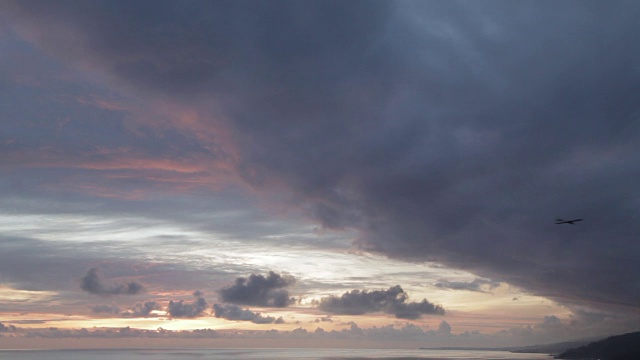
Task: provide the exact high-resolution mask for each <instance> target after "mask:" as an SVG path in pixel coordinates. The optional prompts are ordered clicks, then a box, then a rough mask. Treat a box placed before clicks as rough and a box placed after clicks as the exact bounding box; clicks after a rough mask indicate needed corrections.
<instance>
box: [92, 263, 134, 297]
mask: <svg viewBox="0 0 640 360" xmlns="http://www.w3.org/2000/svg"><path fill="white" fill-rule="evenodd" d="M80 288H81V289H82V290H84V291H86V292H88V293H89V294H94V295H104V296H109V295H136V294H139V293H141V292H143V291H144V286H142V285H141V284H140V283H137V282H135V281H132V282H128V283H123V284H106V283H105V281H104V280H103V279H102V276H101V275H100V270H99V269H98V268H97V267H92V268H91V269H89V271H87V274H86V275H85V276H84V277H83V278H82V280H81V281H80Z"/></svg>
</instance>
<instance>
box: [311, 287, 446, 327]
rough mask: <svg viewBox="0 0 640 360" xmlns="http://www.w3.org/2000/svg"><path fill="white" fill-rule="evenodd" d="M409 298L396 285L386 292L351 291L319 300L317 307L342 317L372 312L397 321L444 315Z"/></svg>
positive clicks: (433, 306)
mask: <svg viewBox="0 0 640 360" xmlns="http://www.w3.org/2000/svg"><path fill="white" fill-rule="evenodd" d="M408 298H409V296H408V295H407V293H406V292H405V291H404V290H403V289H402V287H400V285H396V286H393V287H390V288H389V289H388V290H374V291H367V290H352V291H347V292H345V293H344V294H342V296H327V297H324V298H322V299H320V301H319V303H318V307H319V308H320V309H321V310H323V311H326V312H330V313H333V314H342V315H362V314H366V313H372V312H384V313H387V314H393V315H395V317H396V318H399V319H417V318H420V317H421V316H422V315H425V314H434V315H444V312H445V311H444V308H443V307H442V306H440V305H435V304H432V303H430V302H429V301H427V299H423V300H422V301H421V302H408Z"/></svg>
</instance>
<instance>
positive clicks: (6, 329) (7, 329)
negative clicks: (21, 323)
mask: <svg viewBox="0 0 640 360" xmlns="http://www.w3.org/2000/svg"><path fill="white" fill-rule="evenodd" d="M14 331H16V327H15V326H13V325H5V324H3V323H0V333H3V332H14Z"/></svg>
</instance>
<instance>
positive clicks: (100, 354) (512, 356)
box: [0, 349, 553, 360]
mask: <svg viewBox="0 0 640 360" xmlns="http://www.w3.org/2000/svg"><path fill="white" fill-rule="evenodd" d="M0 359H2V360H14V359H15V360H85V359H86V360H182V359H202V360H250V359H260V360H296V359H301V360H302V359H304V360H368V359H386V360H413V359H416V360H417V359H431V360H445V359H447V360H542V359H553V357H552V356H549V355H546V354H516V353H510V352H506V351H475V350H474V351H471V350H417V349H416V350H398V349H392V350H390V349H386V350H380V349H164V350H162V349H126V350H111V349H109V350H0Z"/></svg>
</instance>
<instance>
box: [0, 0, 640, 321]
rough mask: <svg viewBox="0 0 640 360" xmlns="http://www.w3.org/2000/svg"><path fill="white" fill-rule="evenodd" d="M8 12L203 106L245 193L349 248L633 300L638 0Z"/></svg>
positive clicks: (141, 82) (88, 56)
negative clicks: (574, 220) (231, 152)
mask: <svg viewBox="0 0 640 360" xmlns="http://www.w3.org/2000/svg"><path fill="white" fill-rule="evenodd" d="M6 4H8V6H7V12H6V14H7V16H8V19H11V21H12V22H13V23H16V24H19V26H17V27H19V28H20V29H22V30H21V31H22V32H23V33H24V34H25V35H24V36H28V37H29V38H30V39H32V40H33V41H35V42H36V43H38V44H39V45H40V46H41V47H43V48H44V49H46V50H47V51H49V52H50V53H52V54H54V55H56V56H57V57H58V58H60V59H64V60H68V61H70V62H74V63H75V62H79V63H85V64H90V65H92V68H99V69H102V70H103V71H105V72H107V73H108V74H109V75H112V76H114V78H116V79H119V80H120V81H121V82H122V83H125V84H127V85H128V86H131V87H134V88H136V89H139V90H142V91H145V92H147V93H153V94H161V95H162V96H170V97H172V98H173V99H175V100H176V101H183V102H185V103H186V102H191V103H194V102H197V101H196V100H195V99H203V98H205V99H207V100H211V101H212V102H214V103H215V104H216V106H217V107H216V109H217V110H219V111H223V112H224V114H225V118H226V119H229V122H228V123H227V125H228V126H229V128H230V129H231V130H232V134H233V140H234V141H235V142H236V144H237V147H238V155H239V157H238V159H239V160H238V164H237V169H238V171H239V173H240V174H242V176H243V177H244V178H245V180H246V181H248V182H250V183H251V184H254V185H256V186H268V185H269V184H271V183H272V182H275V183H278V184H286V185H288V187H289V189H290V190H291V192H292V194H293V199H292V200H293V201H294V203H295V204H297V205H301V206H302V207H303V208H304V209H306V210H308V211H309V212H310V213H311V214H312V215H314V216H315V217H317V218H318V219H319V220H320V221H322V222H323V223H324V225H325V226H327V227H332V228H344V227H353V228H356V229H358V230H360V233H361V237H360V239H359V242H358V244H359V245H360V246H361V247H363V248H364V249H368V250H372V251H379V252H383V253H385V254H388V255H391V256H396V257H401V258H411V259H425V260H434V261H439V262H442V263H445V264H447V265H449V266H453V267H459V268H463V269H466V270H469V271H472V272H474V273H476V274H478V275H479V276H484V277H488V278H491V279H495V280H499V281H506V282H508V283H510V284H515V285H518V286H522V287H524V288H526V289H528V290H529V291H532V292H535V293H536V294H539V295H544V296H549V297H552V298H554V299H556V300H559V301H563V302H565V303H583V304H590V305H592V306H623V307H626V308H629V309H635V308H637V307H638V305H640V291H639V290H640V289H639V288H638V283H640V262H638V261H636V259H637V256H638V254H640V242H638V241H637V236H638V234H640V221H638V219H640V205H639V200H638V191H637V185H636V181H635V179H638V178H640V155H639V154H640V149H639V147H640V145H638V144H640V121H638V117H639V116H640V113H639V112H638V107H637V104H638V102H639V100H640V92H639V88H638V84H639V83H640V71H639V70H638V66H637V64H638V63H639V62H640V41H638V34H640V22H639V21H638V18H639V16H640V4H638V3H636V2H622V1H621V2H616V3H606V4H605V3H604V2H597V1H565V2H552V1H526V2H492V1H486V2H482V3H475V2H456V1H447V2H411V1H406V2H372V1H366V2H358V1H349V2H332V1H323V2H305V3H298V2H246V1H235V2H215V3H211V2H190V3H188V4H183V3H178V2H148V3H145V2H115V1H113V2H81V3H75V2H55V3H50V2H46V1H44V2H15V3H13V4H12V3H9V2H8V3H6ZM123 14H126V16H123ZM187 99H188V100H187ZM204 102H207V101H204ZM197 106H203V108H202V109H203V110H207V109H209V108H208V107H207V106H206V105H197ZM573 216H576V217H584V218H585V219H586V220H585V221H583V222H582V223H580V224H578V225H574V226H558V225H555V224H553V219H555V218H556V217H564V218H568V217H573Z"/></svg>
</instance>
